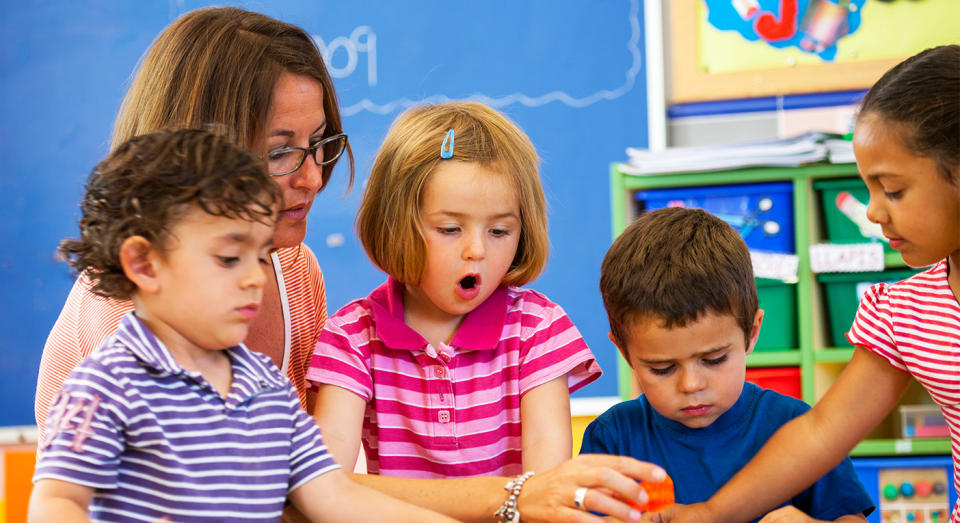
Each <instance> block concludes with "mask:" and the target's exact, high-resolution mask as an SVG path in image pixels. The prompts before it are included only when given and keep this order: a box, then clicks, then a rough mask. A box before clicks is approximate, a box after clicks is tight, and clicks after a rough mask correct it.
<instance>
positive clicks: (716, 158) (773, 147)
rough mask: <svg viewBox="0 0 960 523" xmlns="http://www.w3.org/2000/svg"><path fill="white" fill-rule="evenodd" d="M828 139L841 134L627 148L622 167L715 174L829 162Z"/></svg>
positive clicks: (629, 171) (642, 171)
mask: <svg viewBox="0 0 960 523" xmlns="http://www.w3.org/2000/svg"><path fill="white" fill-rule="evenodd" d="M828 138H831V139H832V138H839V135H833V134H827V133H819V132H811V133H805V134H802V135H800V136H795V137H793V138H786V139H782V140H770V141H763V142H752V143H746V144H738V145H722V146H699V147H674V148H671V149H667V150H664V151H658V152H651V151H646V150H642V149H636V148H633V147H629V148H627V156H629V158H630V159H629V161H628V162H626V163H622V164H620V170H621V171H622V172H624V173H626V174H637V175H642V174H660V173H671V172H691V171H715V170H721V169H735V168H738V167H751V166H758V165H774V166H778V165H784V166H796V165H801V164H805V163H814V162H822V161H826V160H827V145H826V144H825V143H824V142H825V141H826V140H827V139H828Z"/></svg>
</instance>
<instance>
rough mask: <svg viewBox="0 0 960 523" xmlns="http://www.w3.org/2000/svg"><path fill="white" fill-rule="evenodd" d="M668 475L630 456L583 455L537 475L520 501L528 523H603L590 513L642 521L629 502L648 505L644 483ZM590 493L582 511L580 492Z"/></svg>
mask: <svg viewBox="0 0 960 523" xmlns="http://www.w3.org/2000/svg"><path fill="white" fill-rule="evenodd" d="M664 478H666V472H664V470H663V469H661V468H660V467H658V466H656V465H652V464H650V463H644V462H642V461H637V460H635V459H633V458H628V457H624V456H607V455H602V454H581V455H580V456H577V457H575V458H573V459H571V460H569V461H566V462H564V463H563V464H561V465H558V466H556V467H554V468H552V469H550V470H548V471H546V472H542V473H538V474H535V475H534V476H533V477H531V478H530V479H529V480H528V481H527V482H526V483H525V484H524V486H523V489H522V490H521V491H520V496H519V498H518V499H517V507H518V509H519V511H520V516H521V518H522V519H523V521H524V522H525V523H534V522H541V521H542V522H558V523H564V522H581V521H583V522H587V521H602V519H601V518H600V517H598V516H595V515H593V514H590V512H589V511H597V512H602V513H604V514H608V515H610V516H612V517H614V518H617V519H620V520H623V521H640V511H639V510H637V509H635V508H633V507H631V506H630V505H628V504H627V502H626V501H624V500H631V501H634V502H636V503H638V504H642V503H646V501H647V494H646V492H644V491H643V489H642V488H640V484H639V483H637V482H638V481H661V480H663V479H664ZM580 488H586V491H585V495H584V496H583V503H582V505H581V507H579V508H578V507H576V506H574V498H575V496H576V495H577V490H578V489H580Z"/></svg>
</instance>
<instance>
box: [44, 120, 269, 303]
mask: <svg viewBox="0 0 960 523" xmlns="http://www.w3.org/2000/svg"><path fill="white" fill-rule="evenodd" d="M280 198H281V196H280V192H279V188H278V186H277V184H276V183H274V182H273V180H272V179H271V178H270V176H269V175H268V174H267V173H266V170H265V168H264V165H263V162H262V161H261V160H259V159H257V158H256V157H254V156H252V155H251V154H250V153H248V152H246V151H244V150H243V149H242V148H240V147H238V146H236V145H235V144H234V143H233V141H232V140H231V139H230V138H229V137H227V136H224V135H223V134H221V133H219V132H214V131H212V130H204V129H165V130H160V131H156V132H152V133H149V134H144V135H141V136H136V137H134V138H131V139H130V140H128V141H126V142H124V143H123V144H121V145H120V146H119V147H117V148H116V149H114V151H113V152H112V153H111V154H110V156H108V157H107V158H106V159H105V160H103V161H102V162H100V164H98V165H97V166H96V167H95V168H94V169H93V172H92V173H91V174H90V178H89V180H88V181H87V186H86V194H85V195H84V197H83V201H82V202H81V203H80V209H81V212H82V217H81V218H80V222H79V225H80V238H77V239H66V240H64V241H62V242H61V243H60V246H59V248H58V254H59V256H60V258H62V259H63V260H65V261H66V262H67V263H69V264H70V267H71V268H72V270H73V272H74V273H78V272H81V271H88V272H89V275H90V277H91V279H92V280H93V287H92V289H91V290H92V292H93V293H95V294H97V295H100V296H103V297H107V298H119V299H127V298H130V297H131V296H132V294H133V292H134V291H135V290H136V287H135V285H134V284H133V282H131V281H130V280H129V279H128V278H127V277H126V275H125V274H124V272H123V267H122V266H121V265H120V245H121V244H122V243H123V241H124V240H126V239H127V238H129V237H131V236H143V237H144V238H146V239H147V240H148V241H150V243H151V245H152V247H153V248H155V249H158V250H160V251H163V250H164V248H165V246H166V242H167V240H168V239H169V237H170V231H171V229H172V228H173V226H174V225H175V223H176V221H177V220H178V219H180V218H181V217H182V216H183V215H184V214H185V213H186V211H187V210H188V209H189V207H190V206H192V205H196V206H199V207H200V208H201V209H203V210H204V211H205V212H207V213H209V214H211V215H213V216H222V217H227V218H239V219H244V220H251V221H253V220H256V221H258V222H261V223H268V224H271V225H272V224H273V221H274V213H275V208H276V206H277V204H278V203H280Z"/></svg>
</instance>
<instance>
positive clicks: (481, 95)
mask: <svg viewBox="0 0 960 523" xmlns="http://www.w3.org/2000/svg"><path fill="white" fill-rule="evenodd" d="M213 3H214V2H210V1H195V0H177V1H149V2H146V1H145V2H130V1H129V0H79V1H77V0H71V1H67V0H53V1H50V2H39V3H31V2H3V3H2V6H0V26H2V29H0V50H2V51H0V78H2V79H3V80H2V82H0V158H2V159H3V162H4V172H3V174H2V175H0V241H2V243H3V245H4V248H3V249H0V288H2V289H3V298H4V299H3V300H2V301H0V351H2V354H3V357H2V358H0V426H11V425H30V424H32V423H33V422H34V413H33V400H34V391H35V388H36V377H37V369H38V366H39V362H40V355H41V351H42V348H43V344H44V341H45V340H46V336H47V334H48V332H49V331H50V328H51V327H52V325H53V324H54V322H55V321H56V319H57V316H58V314H59V312H60V309H61V307H62V305H63V303H64V300H65V299H66V297H67V293H68V292H69V290H70V288H71V286H72V283H73V278H72V277H71V275H70V274H69V271H68V268H67V265H66V264H64V263H62V262H58V261H56V260H55V259H54V252H55V250H56V247H57V244H58V242H59V241H60V240H61V239H63V238H65V237H68V236H74V235H76V234H77V225H76V222H77V219H78V218H79V208H78V203H79V201H80V198H81V195H82V191H83V184H84V182H85V180H86V178H87V175H88V174H89V172H90V170H91V168H92V167H93V166H94V165H95V164H96V163H97V161H99V160H100V159H101V158H103V156H104V155H105V154H106V153H107V151H108V148H109V140H110V135H111V131H112V124H113V118H114V116H115V115H116V112H117V109H118V108H119V106H120V101H121V99H122V97H123V94H124V93H125V91H126V89H127V87H128V86H129V82H130V77H131V73H132V72H133V71H134V69H135V67H136V64H137V61H138V60H139V58H140V56H141V55H142V54H143V52H144V51H145V50H146V49H147V47H148V46H149V44H150V42H151V41H152V40H153V39H154V38H155V37H156V35H157V34H158V33H159V32H160V31H161V30H162V29H163V28H164V27H165V26H166V25H168V24H169V23H170V22H172V21H173V20H175V19H176V18H177V17H178V16H180V15H181V14H183V13H185V12H187V11H190V10H193V9H195V8H198V7H201V6H203V5H211V4H213ZM216 3H217V4H219V5H223V4H234V5H238V6H240V7H244V8H247V9H250V10H254V11H260V12H263V13H265V14H267V15H270V16H273V17H276V18H279V19H281V20H285V21H288V22H291V23H294V24H297V25H299V26H301V27H303V28H304V29H306V30H307V31H308V32H310V33H311V34H312V35H313V36H314V39H315V40H316V42H317V43H318V45H319V47H320V48H321V51H322V52H323V54H324V56H325V58H326V60H327V62H328V64H329V66H330V71H331V74H332V76H333V77H334V83H335V86H336V89H337V94H338V97H339V100H340V106H341V108H342V114H343V125H344V129H345V131H346V132H347V134H348V135H349V140H350V143H351V145H352V147H353V151H354V155H355V157H356V169H357V171H356V175H357V180H356V183H355V186H354V189H353V190H352V191H350V192H347V190H346V189H347V187H346V178H347V176H346V170H345V167H344V166H345V165H346V162H345V161H341V162H340V163H339V165H338V167H337V169H336V170H335V171H334V175H333V179H332V181H331V183H330V186H329V188H328V189H327V190H325V191H324V192H323V193H322V194H320V195H318V196H317V200H316V201H315V203H314V205H313V210H312V211H311V214H310V217H309V223H308V232H307V238H306V243H307V244H308V245H309V246H310V247H311V248H312V249H313V250H314V252H315V253H316V255H317V258H318V260H319V262H320V266H321V268H322V269H323V271H324V276H325V282H326V291H327V303H328V311H329V312H330V313H331V314H332V313H333V312H335V311H336V310H337V309H338V308H340V307H342V306H343V305H345V304H346V303H348V302H349V301H350V300H353V299H356V298H360V297H363V296H365V295H367V294H368V293H369V292H370V291H371V290H372V289H373V288H375V287H376V286H377V285H379V284H380V283H381V282H382V281H383V280H384V278H385V277H384V275H383V274H381V273H380V272H378V271H377V270H376V269H375V268H374V267H373V266H372V264H371V263H370V262H369V260H368V259H367V256H366V255H365V254H364V252H363V250H362V248H361V246H360V244H359V241H357V239H356V235H355V234H354V229H353V220H354V216H355V213H356V209H357V207H358V205H359V201H360V196H361V194H362V190H363V187H364V182H365V180H366V178H367V176H368V173H369V170H370V168H371V166H372V164H373V155H374V153H375V151H376V148H377V146H378V145H379V144H380V142H381V141H382V140H383V138H384V136H385V134H386V132H387V128H388V126H389V125H390V123H391V122H392V121H393V119H394V118H396V117H397V115H398V114H399V113H400V112H401V111H403V110H404V109H406V108H408V107H411V106H412V105H414V104H419V103H424V102H442V101H446V100H454V99H471V100H477V101H481V102H485V103H487V104H490V105H492V106H494V107H496V108H498V109H500V110H501V111H503V112H504V113H506V114H507V116H509V117H510V118H512V119H513V120H514V121H516V122H517V123H518V124H519V125H520V127H521V128H523V129H524V130H525V131H526V132H527V134H528V135H529V136H530V138H531V140H532V141H533V143H534V144H535V146H536V147H537V150H538V152H539V154H540V156H541V158H542V165H541V176H542V180H543V185H544V189H545V191H546V195H547V202H548V206H549V210H548V213H549V214H548V218H549V225H550V231H549V233H550V239H551V253H550V259H549V262H548V264H547V267H546V270H545V272H544V274H543V275H542V276H541V277H540V278H539V279H537V280H535V281H534V282H531V283H530V284H529V287H530V288H533V289H536V290H538V291H541V292H543V293H544V294H546V295H547V296H548V297H549V298H551V299H552V300H553V301H555V302H557V303H559V304H560V305H561V306H563V307H564V309H565V310H566V311H567V313H568V314H569V316H570V317H571V319H572V320H573V322H574V324H575V325H576V326H577V327H578V328H579V329H580V331H581V332H582V334H583V336H584V338H585V339H586V341H587V343H588V344H589V345H590V347H591V348H592V349H593V351H594V353H595V354H596V356H597V360H598V362H599V363H600V365H601V367H602V368H603V369H604V370H605V374H604V376H602V377H601V378H600V379H599V380H598V381H596V382H594V383H592V384H590V385H588V386H587V387H584V388H583V389H581V390H580V391H577V393H576V394H575V396H574V397H575V399H580V398H583V399H585V400H589V399H595V397H611V396H617V395H618V386H617V375H616V374H617V372H616V369H617V363H616V362H617V351H616V349H615V347H613V345H612V344H610V342H609V340H608V339H607V336H606V334H607V331H608V330H609V329H608V326H607V319H606V315H605V313H604V310H603V303H602V301H601V299H600V295H599V291H598V281H599V271H600V264H601V261H602V259H603V255H604V253H605V252H606V249H607V248H608V247H609V245H610V242H611V238H610V203H609V185H608V184H609V177H608V174H607V173H608V169H609V164H610V162H611V161H612V160H616V159H618V158H622V157H623V156H624V151H625V149H626V148H627V147H628V146H637V147H644V146H646V145H647V114H646V111H647V109H646V96H647V92H646V88H645V86H646V80H645V77H646V76H645V75H646V70H645V64H644V61H643V60H642V57H643V56H644V38H643V36H644V35H643V27H644V23H643V5H642V0H616V1H610V2H599V3H596V2H580V1H576V0H564V1H555V0H525V1H523V2H515V3H502V2H501V3H496V4H489V3H486V2H448V1H443V0H418V1H417V2H378V1H374V0H355V1H349V2H342V1H337V2H333V1H326V0H277V1H270V2H254V1H241V2H216Z"/></svg>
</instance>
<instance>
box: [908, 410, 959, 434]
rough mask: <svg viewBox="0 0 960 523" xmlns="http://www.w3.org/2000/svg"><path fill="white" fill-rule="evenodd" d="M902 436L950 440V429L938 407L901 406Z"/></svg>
mask: <svg viewBox="0 0 960 523" xmlns="http://www.w3.org/2000/svg"><path fill="white" fill-rule="evenodd" d="M897 410H898V411H899V412H900V434H901V435H903V437H904V438H948V437H950V429H949V428H948V427H947V420H945V419H943V413H942V412H940V407H939V406H938V405H900V407H898V408H897Z"/></svg>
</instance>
